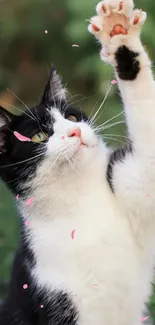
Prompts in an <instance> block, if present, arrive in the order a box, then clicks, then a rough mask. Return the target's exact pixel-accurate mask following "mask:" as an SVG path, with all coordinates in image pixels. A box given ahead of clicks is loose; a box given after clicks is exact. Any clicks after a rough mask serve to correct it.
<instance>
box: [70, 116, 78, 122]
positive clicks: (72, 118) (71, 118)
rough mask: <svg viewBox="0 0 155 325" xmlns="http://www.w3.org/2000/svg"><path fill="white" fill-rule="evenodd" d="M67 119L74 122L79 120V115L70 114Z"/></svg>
mask: <svg viewBox="0 0 155 325" xmlns="http://www.w3.org/2000/svg"><path fill="white" fill-rule="evenodd" d="M67 120H69V121H72V122H78V119H77V117H76V116H75V115H73V114H70V115H68V116H67Z"/></svg>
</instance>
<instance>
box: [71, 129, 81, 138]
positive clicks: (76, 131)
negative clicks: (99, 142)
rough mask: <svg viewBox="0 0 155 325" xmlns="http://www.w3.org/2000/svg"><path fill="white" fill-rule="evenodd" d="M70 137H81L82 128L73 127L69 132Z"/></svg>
mask: <svg viewBox="0 0 155 325" xmlns="http://www.w3.org/2000/svg"><path fill="white" fill-rule="evenodd" d="M69 137H77V138H81V130H80V129H73V130H72V131H71V132H70V133H69Z"/></svg>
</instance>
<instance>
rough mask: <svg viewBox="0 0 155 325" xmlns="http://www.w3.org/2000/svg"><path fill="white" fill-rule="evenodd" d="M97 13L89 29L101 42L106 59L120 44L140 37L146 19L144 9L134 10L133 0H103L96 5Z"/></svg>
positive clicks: (91, 20)
mask: <svg viewBox="0 0 155 325" xmlns="http://www.w3.org/2000/svg"><path fill="white" fill-rule="evenodd" d="M96 13H97V15H96V16H94V17H92V18H91V19H90V24H89V26H88V30H89V31H90V32H91V33H92V34H94V35H95V37H96V38H97V39H98V40H99V41H100V42H101V44H102V54H103V52H104V54H105V55H104V57H105V61H108V59H107V58H108V56H109V55H111V54H114V51H115V50H116V49H117V48H118V47H119V46H120V45H124V44H125V45H126V43H127V41H128V42H129V41H130V42H131V43H132V41H133V40H134V38H135V37H136V38H137V37H139V34H140V30H141V26H142V25H143V24H144V22H145V20H146V13H145V12H144V11H142V10H141V9H140V10H139V9H135V10H133V1H132V0H124V1H120V0H105V1H101V2H99V3H98V5H97V6H96ZM113 40H114V41H113ZM103 59H104V58H103Z"/></svg>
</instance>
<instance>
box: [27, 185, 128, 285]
mask: <svg viewBox="0 0 155 325" xmlns="http://www.w3.org/2000/svg"><path fill="white" fill-rule="evenodd" d="M101 190H102V189H101ZM103 194H104V193H103V191H99V189H98V190H97V192H95V190H94V191H90V192H88V194H86V195H83V196H82V197H81V200H79V201H77V202H76V204H75V202H74V199H73V197H72V195H70V203H71V204H70V206H68V207H69V208H66V209H64V210H63V211H62V213H61V214H59V215H57V214H56V213H55V214H54V217H52V218H51V220H49V219H48V220H47V221H46V220H44V221H42V220H41V219H40V221H39V220H37V219H35V221H34V220H33V221H32V223H31V226H32V228H33V229H32V247H33V250H34V253H35V256H36V260H37V263H36V267H35V270H34V271H35V274H37V277H39V278H40V281H41V282H42V283H43V284H48V285H49V284H50V285H51V287H52V288H59V287H63V288H64V289H67V290H70V289H71V288H72V289H75V291H76V289H77V287H79V286H80V285H87V284H89V286H90V285H92V286H93V285H94V286H95V284H97V283H98V282H101V281H102V274H103V268H104V267H105V266H104V264H105V263H104V258H105V259H106V258H108V254H109V253H110V254H113V253H112V250H113V247H114V246H115V245H116V243H117V245H120V246H121V245H122V243H123V242H124V240H126V241H128V240H129V238H128V235H127V234H126V233H125V232H126V230H127V227H126V225H124V224H123V222H121V219H120V215H119V213H120V211H119V209H118V208H117V206H115V204H114V202H113V200H111V197H110V195H109V197H108V195H105V196H104V195H103ZM72 202H74V203H73V204H72ZM59 211H61V209H60V210H59ZM51 214H52V211H51ZM121 233H123V236H122V238H121V236H120V234H121ZM129 241H130V240H129ZM121 254H122V252H120V255H121ZM103 256H104V258H103ZM115 258H116V253H115V250H114V256H112V259H115ZM120 258H122V256H120Z"/></svg>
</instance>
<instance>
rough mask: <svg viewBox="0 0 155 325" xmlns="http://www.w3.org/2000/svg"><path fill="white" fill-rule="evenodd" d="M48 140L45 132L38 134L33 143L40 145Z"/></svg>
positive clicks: (33, 138)
mask: <svg viewBox="0 0 155 325" xmlns="http://www.w3.org/2000/svg"><path fill="white" fill-rule="evenodd" d="M46 139H47V135H46V134H45V133H44V132H39V133H36V134H35V135H34V136H33V137H32V138H31V140H32V142H36V143H39V142H43V141H45V140H46Z"/></svg>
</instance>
